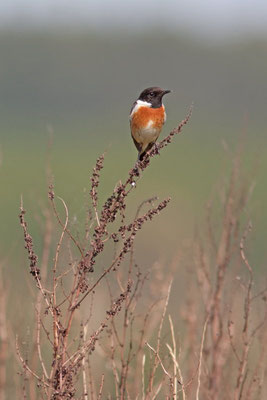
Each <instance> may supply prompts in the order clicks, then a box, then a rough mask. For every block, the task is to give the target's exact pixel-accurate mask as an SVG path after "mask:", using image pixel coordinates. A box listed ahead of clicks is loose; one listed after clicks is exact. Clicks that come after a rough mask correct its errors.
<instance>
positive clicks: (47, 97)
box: [0, 31, 267, 268]
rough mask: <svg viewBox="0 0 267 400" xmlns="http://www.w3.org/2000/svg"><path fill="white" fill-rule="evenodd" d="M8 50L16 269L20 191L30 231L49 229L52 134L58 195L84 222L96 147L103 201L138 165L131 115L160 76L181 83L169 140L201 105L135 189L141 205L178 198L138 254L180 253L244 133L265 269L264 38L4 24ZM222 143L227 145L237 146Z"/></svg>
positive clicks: (254, 243) (7, 124)
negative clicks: (43, 217)
mask: <svg viewBox="0 0 267 400" xmlns="http://www.w3.org/2000/svg"><path fill="white" fill-rule="evenodd" d="M0 48H1V54H2V56H1V59H2V62H1V74H0V85H1V88H2V89H1V91H2V93H1V100H0V101H1V104H0V129H1V139H0V144H1V149H2V150H1V153H2V166H1V169H0V179H1V188H2V195H1V199H0V206H1V221H2V223H1V227H0V237H1V254H2V258H4V259H6V258H7V259H8V260H9V261H10V262H12V264H13V265H14V268H17V267H16V266H18V264H17V263H18V260H19V259H21V258H22V259H23V258H24V249H23V244H22V241H21V238H22V236H21V232H20V227H19V223H18V217H17V215H18V210H19V204H20V196H21V195H23V199H24V205H25V208H26V209H27V210H29V211H31V216H29V218H30V226H31V229H32V232H33V236H35V235H38V233H40V229H39V226H38V220H36V219H35V217H34V215H38V213H39V209H40V207H41V205H42V204H43V203H44V202H45V201H46V198H47V182H46V174H45V168H46V157H47V147H48V142H49V134H48V130H49V129H51V127H52V129H53V139H52V142H53V144H52V150H51V169H52V173H53V176H54V182H55V188H56V192H57V194H58V195H59V196H61V197H63V198H64V199H65V201H66V202H67V204H68V206H69V207H70V212H71V216H72V218H73V220H74V219H75V218H77V219H78V220H79V217H80V216H81V215H82V214H83V213H84V212H85V207H86V206H85V197H84V190H85V188H87V189H88V187H89V176H90V172H91V169H92V167H93V165H94V162H95V159H96V158H97V157H98V155H99V154H101V153H103V152H104V151H106V152H107V155H106V165H107V168H106V173H105V176H103V177H102V179H103V181H102V188H103V191H102V192H101V196H102V200H104V199H105V197H106V196H107V195H108V194H109V193H110V191H111V190H112V189H113V187H114V185H115V184H116V182H118V181H119V180H120V179H123V177H125V176H126V173H127V171H128V169H129V168H130V167H131V166H132V165H133V163H134V162H135V159H136V151H135V148H134V145H133V144H132V142H131V138H130V133H129V126H128V113H129V109H130V106H131V103H132V102H133V101H134V100H135V98H136V97H137V96H138V94H139V92H140V90H142V89H143V88H144V87H146V86H150V85H154V84H156V85H160V86H163V87H166V88H169V89H173V91H174V93H173V94H172V95H170V96H169V97H168V99H166V108H167V112H168V121H167V123H166V125H165V128H164V131H163V132H162V136H163V135H164V134H167V132H168V131H169V130H170V129H171V128H173V127H174V126H175V125H176V124H177V123H178V122H179V121H180V120H181V119H183V118H184V116H185V115H186V112H187V110H188V107H189V105H190V104H191V102H194V112H193V116H192V119H191V121H190V123H189V125H188V126H187V127H186V129H185V131H184V134H183V135H182V136H181V137H178V138H177V139H175V144H174V145H173V146H171V148H168V149H166V150H165V151H163V152H162V155H161V156H160V157H159V158H158V159H155V160H153V165H152V166H151V168H150V170H149V171H148V172H146V173H145V176H144V179H143V182H142V183H141V185H140V186H139V187H138V189H137V190H136V192H135V193H134V195H133V210H134V209H135V207H136V206H137V205H138V203H139V202H141V201H142V200H143V199H146V198H147V197H150V196H152V195H158V196H160V197H161V198H162V197H164V196H171V197H172V203H171V205H170V207H169V209H168V210H167V211H166V212H165V213H164V216H161V218H160V219H159V220H157V221H155V222H153V224H151V225H150V226H148V227H146V230H145V232H144V233H143V235H146V238H147V240H146V244H145V245H142V243H143V241H142V235H141V238H140V254H146V257H148V254H150V256H151V257H152V258H151V259H150V261H153V260H154V259H157V258H158V257H163V258H171V257H172V256H173V255H174V252H175V248H176V243H177V241H183V240H184V241H186V240H187V237H188V236H192V233H193V231H194V229H195V226H196V224H197V223H198V222H200V221H201V220H202V219H203V218H204V215H205V204H206V201H207V200H208V198H209V197H210V195H211V194H212V193H215V192H216V190H217V189H218V187H219V186H220V179H221V178H222V177H223V176H224V177H225V175H226V173H227V171H229V170H230V160H231V154H233V153H234V151H235V148H236V146H237V144H238V142H239V141H240V140H242V141H243V142H244V160H243V161H244V168H245V169H246V170H247V173H248V174H249V171H251V170H252V171H253V174H254V176H255V178H253V179H254V180H255V182H256V186H255V191H254V194H253V197H252V199H251V202H250V208H249V210H248V211H247V212H248V217H250V216H251V217H252V220H253V222H254V229H253V233H252V238H251V251H252V254H253V260H254V261H255V263H256V265H257V266H258V267H259V268H260V267H261V266H262V263H263V260H264V258H265V256H266V254H265V239H264V232H265V220H266V217H267V211H266V207H265V204H266V201H267V190H266V178H265V176H266V170H267V168H266V167H267V161H266V160H267V154H266V143H267V138H266V118H265V114H266V111H265V108H266V96H267V95H266V93H267V82H266V68H267V56H266V52H265V50H266V42H264V41H262V42H249V41H245V40H244V42H240V43H235V44H225V45H220V46H218V45H216V46H215V45H213V46H211V45H205V44H203V43H196V42H193V41H191V40H188V39H186V38H183V37H181V38H179V37H176V36H175V35H170V34H164V33H161V34H160V35H156V34H153V33H148V34H146V35H145V34H142V35H141V34H139V35H136V36H127V35H126V36H122V35H118V34H115V33H114V34H113V35H110V36H105V35H104V34H103V35H100V34H96V33H93V32H86V31H85V32H80V33H65V34H63V33H44V32H43V33H42V32H27V33H25V32H24V33H21V34H18V33H12V32H2V35H1V37H0ZM48 127H50V128H49V129H48ZM240 138H242V139H240ZM222 141H225V142H226V143H228V147H229V153H228V154H227V152H225V150H224V149H223V146H222ZM107 171H108V172H107ZM173 211H175V215H176V216H177V218H176V219H175V220H174V219H173V218H172V214H173ZM77 230H78V226H77ZM148 260H149V257H148ZM19 264H20V263H19ZM258 267H257V268H258Z"/></svg>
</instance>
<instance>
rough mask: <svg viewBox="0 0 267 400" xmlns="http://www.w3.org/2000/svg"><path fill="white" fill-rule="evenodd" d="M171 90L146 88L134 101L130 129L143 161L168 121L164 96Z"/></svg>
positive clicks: (155, 87)
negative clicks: (163, 101) (163, 100)
mask: <svg viewBox="0 0 267 400" xmlns="http://www.w3.org/2000/svg"><path fill="white" fill-rule="evenodd" d="M170 92H171V90H164V89H161V88H160V87H158V86H153V87H149V88H147V89H144V90H143V91H142V92H141V94H140V96H139V97H138V99H137V100H136V101H135V102H134V103H133V105H132V108H131V111H130V129H131V135H132V139H133V141H134V144H135V146H136V148H137V150H138V161H142V160H143V159H144V156H145V155H146V154H147V152H148V151H149V150H150V149H151V148H152V147H153V145H154V143H155V142H156V140H157V139H158V137H159V135H160V132H161V129H162V127H163V125H164V123H165V121H166V113H165V107H164V105H163V104H162V98H163V96H164V95H165V94H167V93H170Z"/></svg>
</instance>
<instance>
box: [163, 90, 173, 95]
mask: <svg viewBox="0 0 267 400" xmlns="http://www.w3.org/2000/svg"><path fill="white" fill-rule="evenodd" d="M167 93H171V90H163V94H162V96H164V95H165V94H167Z"/></svg>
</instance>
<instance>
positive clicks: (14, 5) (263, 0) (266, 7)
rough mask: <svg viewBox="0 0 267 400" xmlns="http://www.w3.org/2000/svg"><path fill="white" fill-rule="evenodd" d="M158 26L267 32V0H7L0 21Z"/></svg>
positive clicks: (217, 31) (226, 32)
mask: <svg viewBox="0 0 267 400" xmlns="http://www.w3.org/2000/svg"><path fill="white" fill-rule="evenodd" d="M20 24H22V25H24V26H25V25H26V26H36V25H37V26H38V25H39V26H40V25H41V26H46V25H48V24H53V25H56V26H60V25H73V26H76V25H78V26H79V25H80V26H83V25H85V24H86V25H89V26H94V27H98V28H99V29H104V28H109V27H117V28H120V27H122V28H129V29H133V28H134V29H135V28H136V29H138V28H139V27H141V28H143V27H146V26H148V27H150V26H159V27H164V28H169V29H175V30H177V29H178V30H179V29H182V30H183V29H186V30H188V31H192V32H193V33H197V34H203V35H207V34H210V33H212V35H215V36H224V35H225V36H227V35H229V34H230V35H233V34H237V35H240V34H242V33H243V32H248V33H250V34H258V33H263V34H267V0H164V1H162V0H134V1H128V0H87V1H86V0H9V1H2V2H1V3H0V25H1V26H8V25H13V26H14V25H20Z"/></svg>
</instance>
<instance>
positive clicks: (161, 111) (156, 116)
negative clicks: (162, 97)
mask: <svg viewBox="0 0 267 400" xmlns="http://www.w3.org/2000/svg"><path fill="white" fill-rule="evenodd" d="M164 122H165V108H164V106H161V107H159V108H151V107H142V106H141V107H139V108H138V110H137V111H136V112H135V113H134V114H133V115H132V119H131V128H132V130H134V131H138V130H140V129H145V128H147V127H148V126H149V127H151V128H154V129H155V128H156V129H158V130H159V131H160V130H161V128H162V125H163V124H164Z"/></svg>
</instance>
